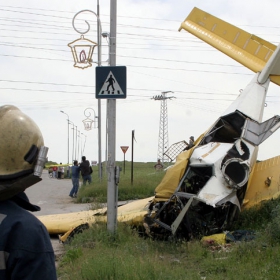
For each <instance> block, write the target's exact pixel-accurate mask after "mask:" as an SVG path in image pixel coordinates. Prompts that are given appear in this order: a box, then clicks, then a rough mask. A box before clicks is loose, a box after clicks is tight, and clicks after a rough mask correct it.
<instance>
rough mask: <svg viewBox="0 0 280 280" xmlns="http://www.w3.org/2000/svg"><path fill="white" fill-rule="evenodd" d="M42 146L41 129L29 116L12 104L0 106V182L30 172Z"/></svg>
mask: <svg viewBox="0 0 280 280" xmlns="http://www.w3.org/2000/svg"><path fill="white" fill-rule="evenodd" d="M43 145H44V140H43V136H42V134H41V131H40V129H39V127H38V126H37V125H36V124H35V122H34V121H33V120H32V119H31V118H30V117H28V116H27V115H25V114H24V113H22V112H21V111H20V110H19V109H18V108H17V107H15V106H13V105H5V106H1V107H0V151H1V157H0V181H3V180H5V181H6V180H14V179H16V178H18V177H22V176H24V175H27V174H31V173H32V172H33V171H34V167H35V164H36V160H37V156H38V152H39V149H40V147H41V146H43Z"/></svg>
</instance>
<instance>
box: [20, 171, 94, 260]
mask: <svg viewBox="0 0 280 280" xmlns="http://www.w3.org/2000/svg"><path fill="white" fill-rule="evenodd" d="M42 179H43V180H42V181H41V182H39V183H37V184H36V185H33V186H31V187H29V188H28V189H26V191H25V192H26V194H27V196H28V198H29V200H30V202H31V203H32V204H35V205H38V206H40V207H41V211H38V212H33V214H34V215H35V216H44V215H52V214H62V213H71V212H79V211H83V210H89V209H90V204H78V203H75V201H76V199H75V198H71V197H70V196H69V193H70V190H71V188H72V181H71V179H53V178H50V177H49V175H48V171H47V170H44V171H43V174H42ZM51 242H52V245H53V249H54V252H55V255H56V260H57V261H58V260H59V258H60V256H61V254H62V253H63V250H64V246H63V244H62V243H60V242H59V239H58V237H57V236H51Z"/></svg>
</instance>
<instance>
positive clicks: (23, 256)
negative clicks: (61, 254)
mask: <svg viewBox="0 0 280 280" xmlns="http://www.w3.org/2000/svg"><path fill="white" fill-rule="evenodd" d="M0 151H1V157H0V279H1V280H6V279H40V280H43V279H44V280H53V279H57V276H56V269H55V256H54V251H53V248H52V245H51V242H50V237H49V234H48V232H47V230H46V228H45V226H44V225H43V224H42V223H41V222H40V221H39V220H38V219H37V218H36V217H35V216H34V215H33V214H32V213H29V212H28V211H39V210H40V207H38V206H36V205H33V204H31V203H30V202H29V199H28V197H27V195H26V194H25V192H24V190H25V189H26V188H28V187H30V186H32V185H34V184H36V183H38V182H39V181H41V178H40V176H41V173H42V170H43V168H44V164H45V161H46V156H47V151H48V148H47V147H45V146H44V140H43V137H42V134H41V132H40V129H39V128H38V126H37V125H36V124H35V123H34V122H33V120H32V119H30V118H29V117H28V116H27V115H25V114H24V113H22V112H21V111H20V110H19V109H18V108H17V107H15V106H12V105H5V106H1V107H0Z"/></svg>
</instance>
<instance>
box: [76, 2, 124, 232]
mask: <svg viewBox="0 0 280 280" xmlns="http://www.w3.org/2000/svg"><path fill="white" fill-rule="evenodd" d="M84 11H89V12H91V13H93V14H94V15H95V16H96V17H97V22H98V29H97V30H98V42H97V43H98V66H101V44H100V43H101V23H100V19H99V0H97V14H96V13H94V12H92V11H90V10H84ZM79 13H81V12H79ZM79 13H78V14H79ZM75 17H76V16H75ZM75 17H74V18H73V21H72V25H73V27H74V19H75ZM116 19H117V0H111V1H110V40H109V42H110V51H109V55H110V56H109V64H110V65H111V66H116V38H117V22H116ZM86 23H87V25H88V30H87V31H86V32H83V33H80V32H79V31H78V30H76V28H75V27H74V29H75V30H76V31H77V32H78V33H80V34H82V35H83V34H85V33H87V32H88V31H89V24H88V22H86ZM107 108H108V110H107V115H108V165H107V173H108V185H107V229H108V231H110V232H111V233H114V232H115V230H116V228H117V206H118V195H117V184H118V178H119V168H118V167H117V166H116V165H115V160H116V99H113V98H112V99H108V100H107ZM98 116H99V118H98V130H99V131H98V132H99V133H98V143H99V177H100V179H101V99H100V98H99V99H98Z"/></svg>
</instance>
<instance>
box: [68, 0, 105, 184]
mask: <svg viewBox="0 0 280 280" xmlns="http://www.w3.org/2000/svg"><path fill="white" fill-rule="evenodd" d="M84 12H89V13H92V14H94V15H95V16H96V18H97V48H98V54H97V55H98V62H97V64H98V66H101V33H102V31H101V21H100V18H99V0H98V1H97V13H95V12H94V11H91V10H82V11H80V12H78V13H76V14H75V16H74V17H73V20H72V26H73V28H74V30H75V31H76V32H77V33H79V34H81V39H79V40H75V41H73V42H72V43H70V44H68V46H69V47H71V51H72V54H73V58H74V61H75V64H74V66H75V67H78V68H82V69H84V68H87V67H90V66H92V54H93V50H94V48H95V46H96V43H95V42H92V41H90V40H87V39H85V38H84V34H86V33H87V32H88V31H89V30H90V25H89V23H88V22H87V21H86V20H85V22H86V24H87V27H88V28H87V30H86V31H83V32H82V31H80V30H78V29H77V28H76V27H75V19H76V17H77V16H78V15H79V14H81V13H84ZM101 161H102V159H101V100H100V99H98V162H99V166H101ZM99 178H100V180H101V178H102V171H101V167H100V169H99Z"/></svg>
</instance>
